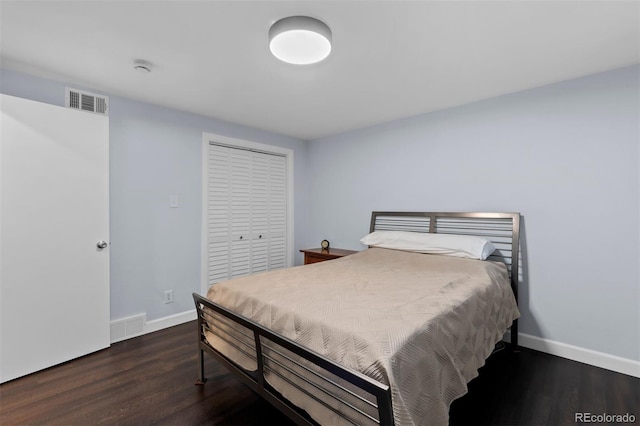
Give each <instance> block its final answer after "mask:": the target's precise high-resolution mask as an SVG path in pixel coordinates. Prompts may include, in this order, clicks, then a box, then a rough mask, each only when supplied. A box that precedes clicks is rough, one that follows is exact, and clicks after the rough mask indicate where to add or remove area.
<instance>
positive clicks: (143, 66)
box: [133, 59, 152, 74]
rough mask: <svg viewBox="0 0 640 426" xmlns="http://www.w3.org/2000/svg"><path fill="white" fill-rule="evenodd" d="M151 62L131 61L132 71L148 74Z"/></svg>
mask: <svg viewBox="0 0 640 426" xmlns="http://www.w3.org/2000/svg"><path fill="white" fill-rule="evenodd" d="M151 68H152V65H151V62H148V61H144V60H142V59H135V60H134V61H133V69H134V70H136V71H138V72H140V73H144V74H146V73H149V72H151Z"/></svg>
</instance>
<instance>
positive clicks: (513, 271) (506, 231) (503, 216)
mask: <svg viewBox="0 0 640 426" xmlns="http://www.w3.org/2000/svg"><path fill="white" fill-rule="evenodd" d="M373 231H409V232H426V233H431V234H436V233H438V234H457V235H473V236H477V237H482V238H485V239H487V240H489V241H491V242H492V243H493V245H494V246H495V247H496V251H495V252H493V254H492V255H491V256H490V257H489V259H488V260H494V261H498V262H503V263H504V264H505V265H506V266H507V269H508V270H509V277H510V279H511V289H512V290H513V294H514V296H515V298H516V301H517V300H518V266H519V257H518V256H519V248H520V213H479V212H473V213H466V212H379V211H378V212H372V213H371V225H370V227H369V232H373ZM517 324H518V323H517V321H514V323H513V325H512V326H511V343H512V344H513V345H515V346H517ZM514 339H515V340H514Z"/></svg>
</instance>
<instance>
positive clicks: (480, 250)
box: [360, 231, 496, 260]
mask: <svg viewBox="0 0 640 426" xmlns="http://www.w3.org/2000/svg"><path fill="white" fill-rule="evenodd" d="M360 242H361V243H362V244H364V245H367V246H372V247H381V248H388V249H395V250H405V251H412V252H417V253H428V254H443V255H446V256H455V257H465V258H469V259H480V260H486V259H487V257H489V256H490V255H491V253H493V251H494V250H495V249H496V248H495V246H494V245H493V244H492V243H491V241H489V240H485V239H484V238H480V237H474V236H470V235H452V234H428V233H424V232H405V231H375V232H372V233H370V234H369V235H367V236H365V237H364V238H362V239H361V240H360Z"/></svg>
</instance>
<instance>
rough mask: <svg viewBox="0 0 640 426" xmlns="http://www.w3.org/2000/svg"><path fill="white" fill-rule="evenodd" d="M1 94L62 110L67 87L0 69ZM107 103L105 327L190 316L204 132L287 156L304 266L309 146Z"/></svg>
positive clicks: (131, 104) (122, 102) (125, 102)
mask: <svg viewBox="0 0 640 426" xmlns="http://www.w3.org/2000/svg"><path fill="white" fill-rule="evenodd" d="M71 86H73V87H77V86H75V85H73V84H71ZM79 88H82V87H79ZM88 90H91V88H88ZM0 91H1V92H2V93H5V94H8V95H13V96H19V97H23V98H28V99H33V100H36V101H40V102H46V103H51V104H55V105H61V106H62V105H64V93H65V84H64V83H61V82H56V81H50V80H45V79H41V78H36V77H32V76H29V75H26V74H22V73H18V72H13V71H10V70H2V71H0ZM107 95H109V94H108V93H107ZM109 100H110V109H109V131H110V201H111V212H110V215H111V242H112V246H111V319H112V320H114V319H119V318H124V317H127V316H130V315H136V314H140V313H146V314H147V320H153V319H157V318H161V317H165V316H168V315H172V314H176V313H181V312H184V311H187V310H191V309H194V307H193V300H192V298H191V293H192V292H194V291H195V292H199V291H200V226H201V208H202V205H201V197H202V184H201V149H202V133H203V132H210V133H216V134H221V135H225V136H230V137H235V138H239V139H246V140H250V141H255V142H260V143H265V144H270V145H276V146H280V147H286V148H290V149H293V151H294V200H295V201H294V215H295V229H294V237H295V242H294V245H295V253H296V263H298V264H299V263H301V262H302V258H301V256H300V254H299V252H298V249H300V248H302V247H303V246H304V245H305V244H304V243H305V242H306V241H307V240H308V238H307V236H306V233H307V230H308V220H307V216H308V215H307V206H308V200H307V193H308V191H307V175H306V173H307V171H306V170H307V145H308V144H307V142H305V141H301V140H296V139H292V138H289V137H286V136H282V135H276V134H273V133H268V132H264V131H260V130H256V129H252V128H249V127H246V126H241V125H237V124H232V123H228V122H223V121H220V120H215V119H211V118H206V117H202V116H198V115H194V114H189V113H185V112H180V111H176V110H172V109H169V108H163V107H159V106H154V105H150V104H146V103H142V102H136V101H132V100H130V99H125V98H121V97H117V96H110V98H109ZM170 195H177V196H178V197H179V203H180V207H179V208H177V209H171V208H169V196H170ZM168 289H173V290H174V292H175V302H174V303H172V304H164V302H163V292H164V291H165V290H168Z"/></svg>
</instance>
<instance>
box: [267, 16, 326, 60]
mask: <svg viewBox="0 0 640 426" xmlns="http://www.w3.org/2000/svg"><path fill="white" fill-rule="evenodd" d="M269 48H270V49H271V53H273V55H274V56H275V57H276V58H278V59H280V60H281V61H284V62H288V63H290V64H296V65H307V64H313V63H316V62H320V61H322V60H323V59H325V58H326V57H327V56H329V53H331V30H330V29H329V27H328V26H327V25H326V24H325V23H324V22H322V21H319V20H317V19H315V18H310V17H308V16H291V17H288V18H283V19H281V20H279V21H277V22H276V23H275V24H273V25H272V26H271V29H270V30H269Z"/></svg>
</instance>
